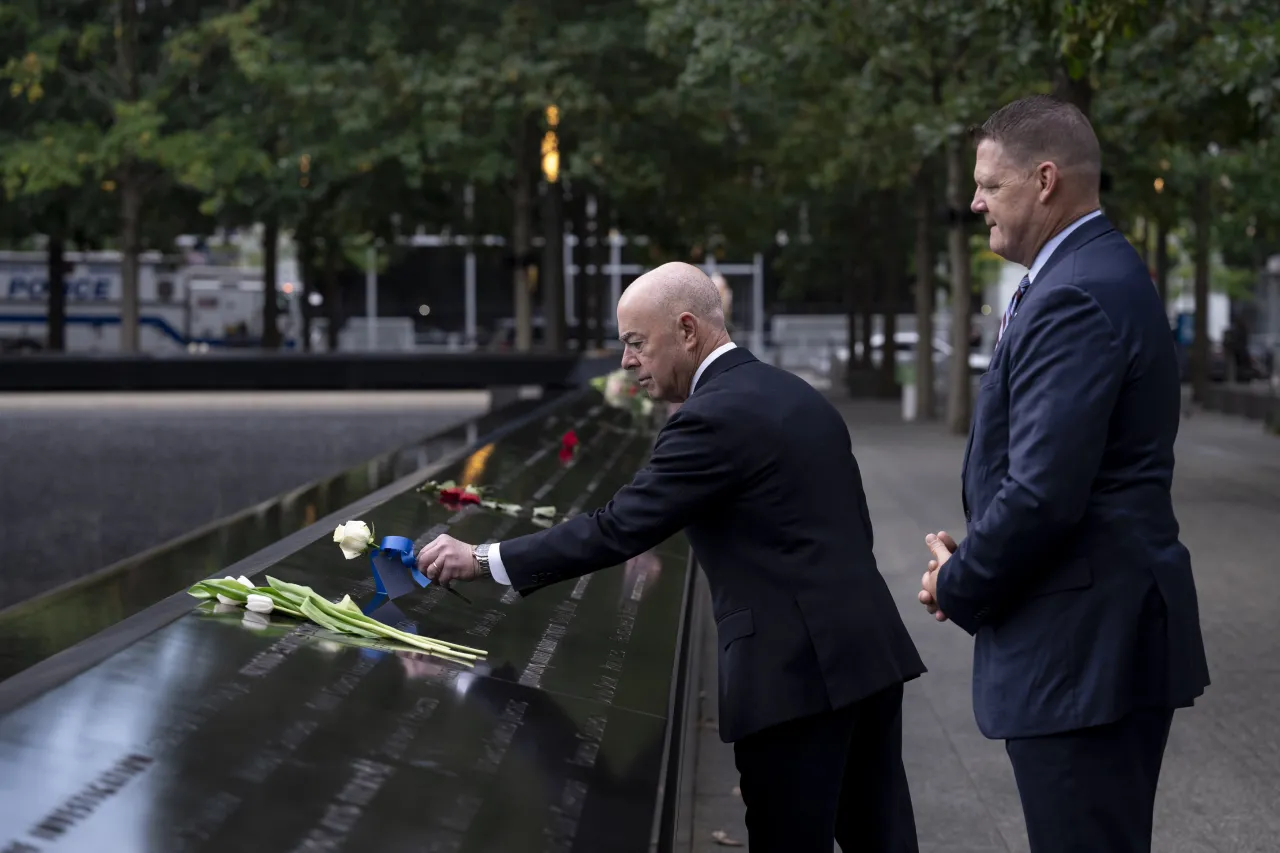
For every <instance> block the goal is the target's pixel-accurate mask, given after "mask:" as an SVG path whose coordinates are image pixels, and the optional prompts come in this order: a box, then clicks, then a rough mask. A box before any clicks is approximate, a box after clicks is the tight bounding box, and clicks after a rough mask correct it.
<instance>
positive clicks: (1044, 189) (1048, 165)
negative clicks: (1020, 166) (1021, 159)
mask: <svg viewBox="0 0 1280 853" xmlns="http://www.w3.org/2000/svg"><path fill="white" fill-rule="evenodd" d="M1036 182H1037V184H1039V187H1040V193H1039V195H1040V202H1041V204H1043V203H1044V202H1047V201H1048V200H1049V199H1050V198H1051V197H1052V196H1053V194H1054V193H1055V192H1057V190H1058V185H1059V184H1060V183H1061V182H1062V173H1061V172H1059V171H1058V164H1057V163H1054V162H1053V161H1052V160H1047V161H1045V162H1044V163H1041V164H1040V165H1039V166H1037V167H1036Z"/></svg>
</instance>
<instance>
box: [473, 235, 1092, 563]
mask: <svg viewBox="0 0 1280 853" xmlns="http://www.w3.org/2000/svg"><path fill="white" fill-rule="evenodd" d="M1081 221H1083V220H1081ZM736 346H737V344H735V343H734V342H733V341H729V343H727V344H721V345H720V346H718V347H716V348H715V349H713V350H712V351H711V353H710V355H708V356H707V357H706V358H704V359H703V360H702V364H699V365H698V369H697V370H696V371H694V373H693V381H692V382H690V383H689V393H690V394H692V393H693V389H694V388H697V387H698V380H699V379H701V378H702V374H703V372H704V371H706V369H707V365H709V364H711V362H713V361H715V360H716V359H717V358H719V357H720V356H722V355H724V354H725V353H727V352H728V351H729V350H731V349H733V348H734V347H736ZM500 545H501V543H499V542H494V543H493V544H492V545H490V546H489V571H490V572H492V573H493V579H494V580H495V581H497V582H498V583H500V584H505V585H506V586H511V578H510V577H508V576H507V568H506V566H504V565H502V553H501V548H500V547H499V546H500Z"/></svg>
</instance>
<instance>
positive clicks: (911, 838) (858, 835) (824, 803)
mask: <svg viewBox="0 0 1280 853" xmlns="http://www.w3.org/2000/svg"><path fill="white" fill-rule="evenodd" d="M733 753H734V758H735V759H736V763H737V766H738V773H739V774H741V776H742V782H741V787H742V800H743V802H744V803H745V804H746V807H747V834H748V836H749V845H750V850H751V853H832V850H833V846H832V843H833V841H839V842H840V849H841V850H843V851H846V853H855V851H857V853H916V851H917V850H918V848H917V846H916V825H915V816H914V814H913V812H912V810H911V793H910V791H909V790H908V789H907V773H906V770H905V769H904V768H903V766H902V685H901V684H899V685H896V686H895V687H891V688H889V689H887V690H883V691H881V692H879V693H876V694H874V695H873V696H870V697H868V698H866V699H863V700H862V701H861V702H858V703H856V704H854V705H851V706H849V707H847V708H841V709H840V710H838V711H828V712H825V713H822V714H817V715H814V716H811V717H803V718H801V719H798V720H791V721H789V722H786V723H782V724H781V725H777V726H771V727H770V728H767V729H765V730H763V731H760V732H757V733H756V734H753V735H749V736H747V737H745V738H743V739H742V740H740V741H738V742H736V743H735V744H734V745H733Z"/></svg>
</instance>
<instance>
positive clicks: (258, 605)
mask: <svg viewBox="0 0 1280 853" xmlns="http://www.w3.org/2000/svg"><path fill="white" fill-rule="evenodd" d="M244 606H245V607H247V608H249V609H250V610H252V611H253V612H254V613H270V612H271V611H272V610H273V609H275V606H276V603H275V602H274V601H272V600H271V599H270V598H269V597H268V596H265V595H258V594H257V593H250V594H249V600H248V601H247V602H245V605H244Z"/></svg>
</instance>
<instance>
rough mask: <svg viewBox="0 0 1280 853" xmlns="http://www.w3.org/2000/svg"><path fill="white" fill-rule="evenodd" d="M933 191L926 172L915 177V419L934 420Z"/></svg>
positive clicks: (921, 171)
mask: <svg viewBox="0 0 1280 853" xmlns="http://www.w3.org/2000/svg"><path fill="white" fill-rule="evenodd" d="M932 215H933V188H932V187H931V186H930V181H929V170H928V169H927V168H925V167H922V168H921V169H920V171H919V173H917V175H916V245H915V254H916V263H915V265H916V417H917V418H919V419H920V420H933V417H934V402H933V234H932V233H931V230H932V229H931V227H930V225H931V217H932Z"/></svg>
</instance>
